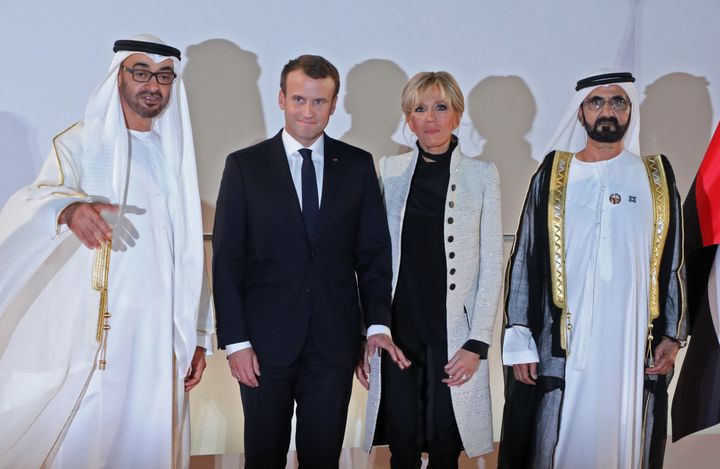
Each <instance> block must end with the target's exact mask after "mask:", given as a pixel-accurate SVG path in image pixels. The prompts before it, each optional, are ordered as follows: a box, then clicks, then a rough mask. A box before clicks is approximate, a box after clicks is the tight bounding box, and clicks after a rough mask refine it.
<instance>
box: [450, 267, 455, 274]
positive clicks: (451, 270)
mask: <svg viewBox="0 0 720 469" xmlns="http://www.w3.org/2000/svg"><path fill="white" fill-rule="evenodd" d="M455 272H456V271H455V267H453V268H452V269H450V275H455Z"/></svg>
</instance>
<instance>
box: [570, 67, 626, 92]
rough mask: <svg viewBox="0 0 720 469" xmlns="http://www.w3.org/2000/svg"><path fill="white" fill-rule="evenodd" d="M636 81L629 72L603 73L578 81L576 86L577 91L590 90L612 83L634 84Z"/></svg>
mask: <svg viewBox="0 0 720 469" xmlns="http://www.w3.org/2000/svg"><path fill="white" fill-rule="evenodd" d="M634 81H635V77H634V76H632V73H629V72H617V73H603V74H602V75H595V76H592V77H587V78H583V79H582V80H580V81H578V82H577V85H576V86H575V91H580V90H581V89H583V88H590V87H591V86H600V85H610V84H612V83H633V82H634Z"/></svg>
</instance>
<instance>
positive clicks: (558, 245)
mask: <svg viewBox="0 0 720 469" xmlns="http://www.w3.org/2000/svg"><path fill="white" fill-rule="evenodd" d="M571 161H572V153H569V152H564V151H557V152H555V158H554V159H553V166H552V173H551V174H550V190H549V194H548V239H549V242H550V276H551V286H552V296H553V303H555V306H557V307H558V308H560V309H561V310H562V313H561V316H560V346H561V347H562V349H563V350H565V352H566V354H567V355H570V333H571V332H572V323H571V321H570V320H571V316H570V310H569V309H568V307H567V291H566V286H567V280H566V271H565V196H566V193H567V182H568V175H569V174H570V162H571Z"/></svg>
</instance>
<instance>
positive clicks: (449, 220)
mask: <svg viewBox="0 0 720 469" xmlns="http://www.w3.org/2000/svg"><path fill="white" fill-rule="evenodd" d="M454 221H455V220H453V217H450V218H448V223H449V224H451V225H452V224H453V222H454Z"/></svg>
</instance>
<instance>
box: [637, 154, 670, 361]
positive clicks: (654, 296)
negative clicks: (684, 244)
mask: <svg viewBox="0 0 720 469" xmlns="http://www.w3.org/2000/svg"><path fill="white" fill-rule="evenodd" d="M643 162H644V163H645V170H646V171H647V175H648V180H649V182H650V195H651V198H652V202H653V234H652V243H651V246H650V295H649V298H648V326H647V339H648V355H649V358H650V360H651V361H652V353H651V345H652V341H653V330H652V329H653V324H652V323H653V321H654V320H655V319H657V318H658V317H659V316H660V291H659V279H660V263H661V261H662V254H663V248H664V247H665V240H666V239H667V233H668V227H669V216H670V200H669V190H668V183H667V176H666V175H665V168H664V167H663V165H662V159H661V157H660V155H651V156H646V157H644V158H643ZM650 366H653V364H652V363H650Z"/></svg>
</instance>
